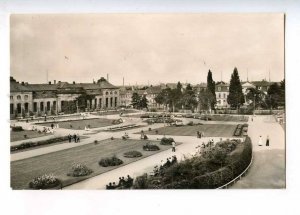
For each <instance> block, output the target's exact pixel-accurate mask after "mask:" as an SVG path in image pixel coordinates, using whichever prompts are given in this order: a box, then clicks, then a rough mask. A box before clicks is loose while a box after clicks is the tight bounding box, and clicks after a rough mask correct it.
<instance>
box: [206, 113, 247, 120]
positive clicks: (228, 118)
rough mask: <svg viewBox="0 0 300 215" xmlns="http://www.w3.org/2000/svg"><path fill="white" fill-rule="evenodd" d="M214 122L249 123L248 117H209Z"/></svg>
mask: <svg viewBox="0 0 300 215" xmlns="http://www.w3.org/2000/svg"><path fill="white" fill-rule="evenodd" d="M207 116H208V117H209V118H211V120H212V121H231V122H248V116H234V115H226V114H225V115H207Z"/></svg>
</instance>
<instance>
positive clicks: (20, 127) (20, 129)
mask: <svg viewBox="0 0 300 215" xmlns="http://www.w3.org/2000/svg"><path fill="white" fill-rule="evenodd" d="M11 130H12V131H16V132H17V131H24V129H23V128H22V126H15V127H12V129H11Z"/></svg>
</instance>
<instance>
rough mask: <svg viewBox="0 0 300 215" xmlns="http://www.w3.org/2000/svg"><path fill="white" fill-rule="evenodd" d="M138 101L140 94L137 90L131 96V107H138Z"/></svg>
mask: <svg viewBox="0 0 300 215" xmlns="http://www.w3.org/2000/svg"><path fill="white" fill-rule="evenodd" d="M140 101H141V96H140V95H139V94H138V93H137V92H134V93H133V94H132V97H131V105H132V106H133V108H136V109H139V108H140Z"/></svg>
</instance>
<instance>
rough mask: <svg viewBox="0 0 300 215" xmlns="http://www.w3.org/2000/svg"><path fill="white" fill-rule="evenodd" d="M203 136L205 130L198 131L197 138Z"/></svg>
mask: <svg viewBox="0 0 300 215" xmlns="http://www.w3.org/2000/svg"><path fill="white" fill-rule="evenodd" d="M202 137H204V132H202V131H201V132H200V131H197V138H200V139H201V138H202Z"/></svg>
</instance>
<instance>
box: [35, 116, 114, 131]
mask: <svg viewBox="0 0 300 215" xmlns="http://www.w3.org/2000/svg"><path fill="white" fill-rule="evenodd" d="M112 122H113V120H111V119H103V118H101V119H99V118H97V119H82V120H71V121H60V122H56V123H55V124H57V123H58V125H59V127H60V128H67V129H73V130H83V129H84V128H85V127H87V126H88V125H90V128H99V127H105V126H110V125H112ZM51 124H52V122H48V123H39V124H38V125H42V126H47V127H50V126H51Z"/></svg>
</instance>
